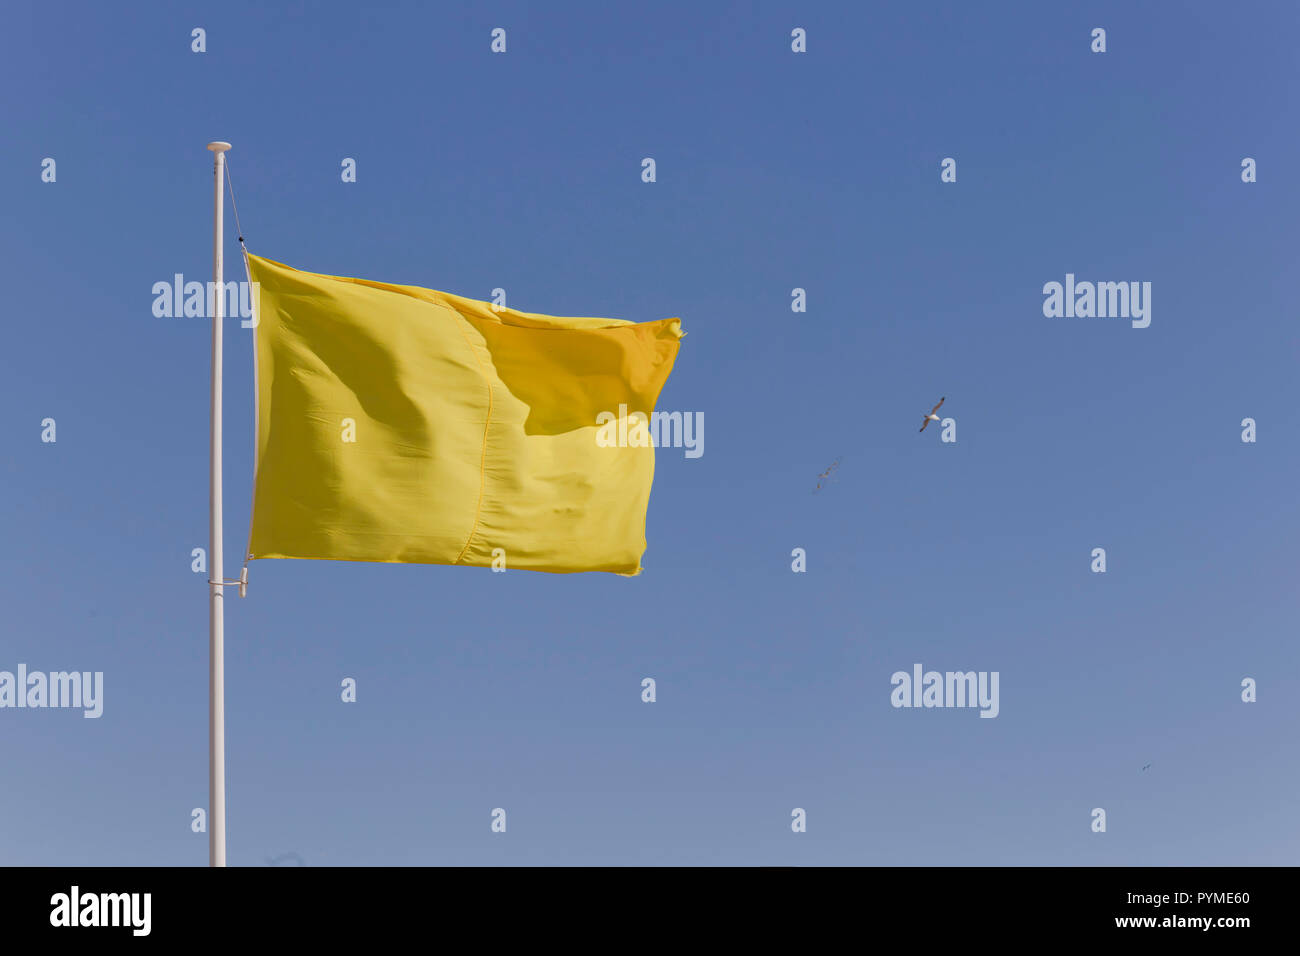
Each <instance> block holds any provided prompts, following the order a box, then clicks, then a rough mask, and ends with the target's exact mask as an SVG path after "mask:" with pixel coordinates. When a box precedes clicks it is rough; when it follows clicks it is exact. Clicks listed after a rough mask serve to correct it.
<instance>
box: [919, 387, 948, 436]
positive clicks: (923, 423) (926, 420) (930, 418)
mask: <svg viewBox="0 0 1300 956" xmlns="http://www.w3.org/2000/svg"><path fill="white" fill-rule="evenodd" d="M947 397H948V396H946V395H945V396H944V398H947ZM944 398H941V399H939V405H942V404H943V402H944ZM939 405H936V406H934V408H932V409H930V414H929V415H926V416H925V418H923V419H921V431H925V426H926V425H928V424H930V422H937V421H938V420H939V416H938V415H936V414H935V412H937V411H938V410H939Z"/></svg>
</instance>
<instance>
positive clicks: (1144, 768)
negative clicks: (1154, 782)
mask: <svg viewBox="0 0 1300 956" xmlns="http://www.w3.org/2000/svg"><path fill="white" fill-rule="evenodd" d="M1149 766H1151V764H1147V767H1149ZM1147 767H1143V768H1142V769H1143V770H1146V769H1147Z"/></svg>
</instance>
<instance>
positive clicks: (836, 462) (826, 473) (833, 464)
mask: <svg viewBox="0 0 1300 956" xmlns="http://www.w3.org/2000/svg"><path fill="white" fill-rule="evenodd" d="M839 464H840V460H839V459H838V458H836V459H835V460H834V461H833V462H831V466H830V467H829V468H827V469H826V470H825V471H823V472H822V473H821V474H820V475H818V476H817V491H821V490H822V486H823V485H825V484H826V479H827V478H829V477H830V474H831V472H832V471H834V470H835V469H836V468H838V467H839ZM817 491H814V492H813V494H817Z"/></svg>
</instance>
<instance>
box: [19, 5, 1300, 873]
mask: <svg viewBox="0 0 1300 956" xmlns="http://www.w3.org/2000/svg"><path fill="white" fill-rule="evenodd" d="M1056 6H1057V5H1042V4H1033V3H1017V4H997V5H988V8H984V7H976V6H974V5H970V4H961V3H945V4H935V3H915V4H914V3H895V4H884V5H882V4H872V5H861V4H805V3H797V4H796V3H762V4H749V3H732V4H710V5H704V6H701V5H699V4H689V3H670V2H665V3H658V4H652V5H649V6H647V5H626V4H599V3H589V4H588V3H583V4H577V3H557V4H547V5H528V4H524V3H508V2H500V3H492V4H486V5H481V6H480V5H471V4H456V5H442V4H439V5H433V4H423V3H387V4H385V3H379V4H373V5H371V4H351V3H348V4H344V3H337V2H329V3H319V4H304V3H300V4H260V3H241V2H231V3H226V4H220V5H211V4H190V3H139V4H134V5H132V8H131V11H130V12H125V11H123V10H121V9H114V8H112V7H107V6H101V5H97V4H87V3H81V4H59V3H33V2H24V3H20V4H17V5H13V6H11V8H9V9H8V10H7V12H6V15H5V20H6V23H5V30H4V31H3V39H0V50H2V51H3V56H0V76H2V77H3V82H2V83H0V98H3V103H4V108H3V113H4V116H5V123H4V124H3V126H4V129H3V132H0V140H2V141H3V147H4V148H3V149H2V150H0V183H3V186H0V189H2V190H3V192H2V195H0V199H2V201H3V206H4V209H5V219H6V228H5V229H4V230H3V231H2V232H0V249H2V250H3V253H4V263H5V276H6V278H7V281H6V283H5V286H6V291H7V302H6V309H5V314H6V323H5V336H4V346H3V349H2V350H0V356H2V357H0V372H2V373H3V374H0V449H2V451H0V481H2V482H3V488H4V491H5V494H4V496H3V502H2V503H0V540H3V541H4V542H5V543H6V544H7V547H5V548H3V549H0V596H3V602H4V607H5V612H6V613H5V614H4V621H3V624H2V625H0V670H11V671H12V670H14V669H15V668H16V667H17V665H18V664H20V663H24V664H26V665H27V666H28V668H29V669H32V670H44V671H52V670H65V669H75V670H89V671H103V672H104V684H105V690H104V696H105V702H104V714H103V716H102V717H101V718H100V719H98V720H86V719H83V718H82V716H81V714H80V712H78V711H71V710H43V711H40V710H37V711H33V710H9V709H4V710H0V767H2V768H3V771H2V773H3V777H4V780H5V785H4V786H3V788H0V820H4V821H5V823H3V824H0V862H3V863H6V864H42V865H43V864H90V865H107V864H163V865H202V864H204V863H206V861H207V838H206V836H204V835H201V834H196V833H193V832H191V829H190V811H191V809H192V808H194V807H206V805H207V640H208V634H207V598H206V588H205V586H204V584H203V576H202V575H197V574H193V573H191V571H190V551H191V549H192V548H194V547H200V546H203V547H206V545H207V540H206V539H207V468H208V465H207V455H208V424H207V413H208V356H209V335H210V333H209V328H208V323H207V322H206V321H204V320H201V319H183V318H173V319H160V318H155V317H154V316H153V314H152V311H151V305H152V300H153V296H152V294H151V288H152V286H153V284H154V283H155V282H158V281H169V280H170V279H171V277H172V275H173V274H174V273H177V272H181V273H183V274H184V275H185V276H186V278H187V279H189V278H193V279H196V280H200V281H202V280H206V279H207V278H209V274H210V262H211V212H212V209H211V206H212V195H211V193H212V189H211V183H212V178H211V177H212V173H211V160H210V155H209V154H208V153H207V152H206V150H205V149H204V145H205V144H206V143H207V142H208V141H210V140H214V139H226V140H229V141H230V142H232V143H233V144H234V148H233V150H232V151H231V153H230V154H229V157H230V168H231V174H232V178H233V182H234V187H235V191H236V197H237V199H238V201H239V212H240V217H241V219H242V224H243V228H244V230H245V233H244V234H245V236H246V239H247V242H248V246H249V248H250V250H252V251H253V252H255V253H257V254H259V255H262V256H266V257H269V258H272V259H276V260H279V261H282V262H286V263H289V264H291V265H294V266H296V267H299V268H303V269H308V270H311V271H317V272H325V273H333V274H341V275H356V276H362V277H365V278H371V279H376V280H381V281H389V282H399V283H407V284H414V285H424V286H427V287H431V288H438V289H444V290H446V291H449V292H454V293H457V294H461V295H466V296H471V297H475V298H489V297H490V295H491V290H492V289H493V288H495V287H504V288H505V289H506V290H507V293H508V297H509V299H508V301H509V304H510V305H511V306H513V307H515V308H519V309H524V310H527V311H533V312H544V313H550V314H555V315H599V316H612V317H618V318H627V319H634V320H638V321H644V320H652V319H658V318H664V317H667V316H680V317H681V318H682V322H683V327H684V328H685V329H686V331H687V333H688V336H687V338H686V339H684V340H683V343H682V348H681V352H680V355H679V357H678V360H677V363H676V367H675V369H674V372H673V374H672V376H671V378H670V379H669V381H668V384H667V386H666V388H665V389H664V392H663V395H662V397H661V400H660V406H659V407H660V408H661V409H663V410H682V411H699V412H703V413H704V416H705V422H706V431H705V446H704V447H705V453H704V455H703V456H702V457H701V458H698V459H693V460H688V459H686V458H685V457H684V456H683V454H682V452H681V450H679V449H661V450H660V451H659V452H658V457H657V468H656V481H655V487H654V492H653V495H652V497H651V503H650V509H649V516H648V525H647V538H648V540H649V548H648V550H647V552H646V554H645V556H644V559H643V563H644V566H645V568H646V571H645V573H644V574H643V575H642V576H640V577H639V578H636V579H624V578H620V577H616V576H613V575H602V574H592V575H569V576H558V575H548V574H534V573H528V572H523V571H516V572H511V573H506V574H504V575H502V574H492V573H490V572H488V571H485V570H481V569H468V568H447V567H434V566H416V565H406V566H394V565H367V564H349V563H333V562H311V561H300V562H291V561H263V562H255V563H254V564H253V565H252V567H251V570H250V582H251V584H250V589H249V596H248V597H247V599H245V600H243V601H240V600H239V599H238V598H237V597H235V596H234V595H233V594H232V595H231V596H229V597H228V598H227V602H226V603H227V611H226V706H227V747H228V766H227V774H228V797H227V799H228V841H229V861H230V863H231V864H232V865H265V863H266V860H267V859H268V858H274V857H278V856H280V855H282V854H285V853H289V852H292V853H296V854H298V855H299V856H300V857H301V858H302V859H303V860H305V861H306V863H307V864H308V865H361V864H381V865H382V864H466V865H499V864H511V865H532V864H561V865H570V864H651V865H654V864H735V865H769V864H770V865H821V864H837V865H856V864H866V865H877V864H882V865H910V864H957V865H975V864H994V865H1003V864H1043V865H1071V864H1085V865H1092V864H1121V865H1127V864H1135V865H1136V864H1170V865H1193V864H1282V863H1294V861H1295V859H1296V853H1297V850H1300V839H1298V838H1297V832H1298V831H1297V825H1296V822H1295V818H1294V813H1293V812H1292V810H1291V807H1290V803H1291V801H1289V800H1288V799H1287V795H1288V794H1293V793H1295V791H1296V789H1297V786H1300V770H1297V764H1296V761H1295V740H1296V734H1297V730H1298V729H1300V728H1298V726H1297V725H1298V721H1297V709H1296V708H1297V705H1296V700H1297V691H1298V690H1300V678H1297V676H1296V674H1297V669H1298V668H1297V665H1298V664H1300V659H1298V658H1300V654H1298V653H1297V650H1296V642H1295V626H1296V621H1297V611H1298V610H1300V608H1298V607H1297V604H1298V603H1300V601H1298V599H1297V591H1296V588H1295V586H1294V575H1295V567H1296V560H1295V555H1296V551H1295V547H1296V544H1295V542H1296V532H1297V529H1298V528H1300V505H1298V504H1297V499H1296V495H1295V492H1294V487H1293V480H1294V476H1295V474H1296V473H1297V468H1298V467H1300V453H1298V447H1300V446H1298V445H1297V441H1296V435H1297V430H1298V429H1300V413H1298V412H1297V407H1296V402H1295V396H1294V387H1293V385H1294V380H1295V375H1294V370H1295V363H1296V358H1297V332H1296V326H1295V314H1294V313H1295V302H1296V296H1295V288H1296V283H1297V280H1298V279H1300V270H1298V269H1297V266H1296V261H1295V249H1296V242H1295V240H1296V226H1295V223H1296V221H1297V213H1298V212H1300V208H1298V206H1300V203H1298V202H1297V192H1296V189H1295V178H1294V173H1293V170H1292V167H1293V165H1294V163H1295V161H1296V157H1297V155H1298V153H1300V134H1297V132H1296V127H1295V123H1294V122H1292V118H1293V117H1294V116H1295V115H1296V112H1297V106H1298V105H1300V104H1298V103H1297V93H1300V75H1297V73H1296V70H1295V49H1296V47H1297V44H1298V43H1300V10H1297V8H1296V7H1295V6H1294V5H1293V4H1287V3H1243V4H1237V5H1231V6H1229V5H1216V6H1211V5H1208V4H1203V3H1193V4H1178V5H1174V4H1156V3H1150V4H1141V5H1133V4H1127V3H1097V4H1076V5H1071V6H1072V7H1073V9H1070V10H1063V9H1056ZM194 27H203V28H204V29H205V30H206V32H207V52H206V53H203V54H196V53H193V52H191V50H190V43H191V40H190V31H191V30H192V29H193V28H194ZM494 27H503V28H505V29H506V30H507V38H508V39H507V43H508V46H507V52H506V53H505V54H504V55H494V54H492V53H491V52H490V51H489V43H490V36H489V34H490V31H491V30H492V29H493V28H494ZM795 27H803V28H804V29H806V30H807V35H808V52H807V53H806V54H794V53H792V52H791V50H790V31H791V30H792V29H793V28H795ZM1094 27H1103V28H1105V29H1106V31H1107V52H1106V53H1104V54H1094V53H1092V52H1091V51H1090V42H1091V41H1090V33H1091V30H1092V29H1093V28H1094ZM647 156H649V157H653V158H654V159H655V160H656V163H657V182H655V183H653V184H647V183H643V182H642V181H641V176H640V172H641V160H642V159H643V158H644V157H647ZM45 157H51V158H54V159H55V160H56V163H57V181H56V182H54V183H44V182H42V181H41V161H42V159H43V158H45ZM343 157H353V158H355V159H356V161H357V182H356V183H348V184H345V183H343V182H341V180H340V162H341V160H342V159H343ZM944 157H953V158H955V159H956V161H957V170H958V179H957V182H956V183H948V184H945V183H941V182H940V178H939V172H940V169H939V164H940V161H941V160H942V159H943V158H944ZM1243 157H1252V158H1254V159H1255V160H1256V161H1257V164H1258V182H1256V183H1252V184H1246V183H1243V182H1242V181H1241V176H1240V172H1241V161H1242V159H1243ZM227 222H228V224H229V227H228V230H229V231H228V234H227V240H228V241H227V243H226V250H227V256H228V269H229V271H228V277H231V273H233V277H234V278H240V277H241V276H240V275H239V273H238V269H239V262H238V258H237V257H236V255H235V252H236V249H237V245H236V243H235V239H234V229H233V222H232V221H231V217H230V215H229V210H227ZM1066 273H1074V274H1075V275H1076V276H1077V277H1078V279H1079V280H1081V281H1082V280H1092V281H1148V282H1151V283H1152V321H1151V325H1150V327H1149V328H1146V329H1134V328H1132V327H1131V326H1130V324H1129V323H1128V322H1127V321H1124V320H1115V319H1056V318H1046V317H1044V315H1043V310H1042V304H1043V293H1042V287H1043V285H1044V283H1047V282H1051V281H1058V282H1060V281H1063V280H1064V277H1065V275H1066ZM795 287H800V288H804V289H806V290H807V302H808V311H807V312H806V313H802V314H798V313H793V312H792V311H791V308H790V301H791V290H792V289H793V288H795ZM226 360H227V374H226V379H225V382H226V404H225V413H226V445H225V449H226V451H225V455H226V469H225V480H226V500H225V507H226V524H225V529H226V540H227V556H228V557H227V572H228V575H234V574H236V573H237V571H238V563H237V561H236V560H235V556H237V555H238V554H239V553H240V551H241V549H242V543H243V540H244V538H245V536H246V533H247V516H248V510H249V494H250V491H251V477H252V448H253V431H252V425H253V420H252V414H253V412H252V368H251V341H250V338H249V333H248V332H247V331H246V330H241V329H240V328H239V327H238V323H237V322H234V321H231V322H229V323H228V326H227V330H226ZM941 395H943V396H947V402H946V404H945V406H944V408H943V409H942V411H943V413H944V414H946V415H949V416H951V417H952V418H953V419H954V420H955V422H956V430H957V431H956V436H957V441H956V442H951V443H945V442H943V441H942V440H941V436H940V434H939V433H938V430H937V429H934V428H933V427H932V428H929V429H927V430H926V432H925V433H923V434H918V433H917V428H918V427H919V423H920V414H921V413H922V412H923V411H925V410H926V409H928V408H929V407H930V406H931V405H932V404H933V403H934V402H935V401H937V400H938V398H939V396H941ZM46 417H52V418H54V419H55V420H56V422H57V439H58V440H57V442H56V443H54V444H47V443H42V442H41V439H40V435H41V425H40V423H41V420H42V419H43V418H46ZM1245 417H1252V418H1254V419H1255V420H1256V422H1257V428H1258V440H1257V442H1255V443H1254V444H1247V443H1243V442H1242V441H1241V431H1242V429H1241V425H1240V423H1241V420H1242V419H1243V418H1245ZM837 458H839V459H841V464H840V466H839V468H838V470H837V472H836V481H834V482H833V483H832V484H830V485H829V486H828V487H826V488H825V489H823V490H822V491H821V492H819V493H817V494H813V489H814V488H815V487H816V481H817V478H816V476H817V475H818V473H819V472H821V471H823V470H824V469H825V468H826V467H827V466H828V465H829V464H830V463H831V462H832V461H834V460H835V459H837ZM796 547H802V548H805V549H806V550H807V555H808V570H807V572H806V573H802V574H796V573H792V571H791V556H790V554H791V550H792V549H793V548H796ZM1095 547H1104V548H1105V549H1106V552H1107V565H1108V568H1107V572H1106V573H1105V574H1094V573H1092V572H1091V571H1090V567H1089V566H1090V561H1091V557H1090V555H1091V551H1092V549H1093V548H1095ZM918 662H919V663H922V664H924V665H925V667H926V668H927V669H935V670H940V671H947V670H976V671H998V672H999V674H1000V714H999V716H998V717H997V718H996V719H992V720H989V719H979V718H978V715H977V712H976V711H975V710H970V709H895V708H893V707H891V706H890V702H889V698H890V691H891V685H890V677H891V675H892V674H893V673H894V672H895V671H898V670H905V671H910V670H911V668H912V666H913V664H915V663H918ZM344 677H353V678H355V679H356V680H357V682H358V701H357V703H356V704H344V703H342V702H341V701H340V699H339V698H340V693H339V685H340V681H341V680H342V679H343V678H344ZM643 677H653V678H655V680H656V681H657V685H658V700H657V702H655V703H654V704H645V703H642V701H641V699H640V690H641V680H642V678H643ZM1245 677H1252V678H1254V679H1255V680H1256V681H1257V682H1258V701H1257V702H1256V703H1253V704H1246V703H1243V702H1242V701H1241V699H1240V693H1241V688H1240V683H1241V680H1242V679H1243V678H1245ZM1148 763H1150V764H1151V765H1152V766H1151V767H1150V768H1149V769H1148V770H1145V771H1143V770H1142V769H1141V768H1142V767H1143V766H1144V765H1146V764H1148ZM495 807H503V808H505V809H506V811H507V814H508V829H507V832H506V833H505V834H493V833H492V832H491V831H490V822H491V820H490V813H491V811H492V809H493V808H495ZM795 807H801V808H804V809H805V810H806V811H807V820H808V828H807V832H806V833H801V834H796V833H793V832H792V831H791V827H790V820H791V816H790V814H791V810H792V809H793V808H795ZM1094 807H1102V808H1105V810H1106V812H1107V815H1108V819H1107V832H1106V833H1104V834H1098V833H1093V832H1092V831H1091V829H1090V822H1091V817H1090V811H1091V810H1092V809H1093V808H1094Z"/></svg>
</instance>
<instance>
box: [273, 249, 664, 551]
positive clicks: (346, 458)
mask: <svg viewBox="0 0 1300 956" xmlns="http://www.w3.org/2000/svg"><path fill="white" fill-rule="evenodd" d="M248 263H249V272H250V276H251V278H252V280H253V282H255V283H257V286H255V288H259V291H260V295H259V296H258V298H257V303H258V304H257V308H256V312H255V316H256V319H257V327H256V330H255V335H256V346H255V353H256V363H257V376H256V377H257V474H256V478H255V480H254V485H253V520H252V527H251V530H250V532H249V545H248V557H249V558H326V559H333V560H342V561H389V562H412V563H424V564H465V565H473V566H477V567H488V566H495V567H506V568H523V569H529V570H534V571H560V572H565V571H612V572H616V573H619V574H637V573H639V572H640V570H641V555H642V554H643V553H644V551H645V547H646V540H645V520H646V508H647V506H648V505H649V501H650V485H651V482H652V480H653V478H654V448H653V447H652V445H651V443H650V441H649V440H648V432H647V429H646V428H645V423H646V422H647V421H649V419H650V416H651V414H652V413H653V411H654V406H655V402H656V400H657V399H658V397H659V391H660V389H662V388H663V385H664V382H665V381H666V380H667V378H668V373H669V372H670V371H672V367H673V360H674V359H675V358H676V357H677V347H678V340H679V339H680V338H681V337H682V335H683V334H684V333H683V332H682V330H681V321H680V320H679V319H675V318H674V319H661V320H660V321H657V322H641V323H634V322H627V321H623V320H621V319H596V318H556V317H553V316H548V315H533V314H530V313H527V312H516V311H514V310H513V309H506V308H502V307H494V306H493V305H492V304H490V303H487V302H479V301H475V300H473V299H464V298H461V297H460V296H455V295H449V294H447V293H445V292H435V291H433V290H432V289H421V288H418V287H416V286H403V285H388V284H386V283H382V282H370V281H367V280H364V279H350V278H344V277H341V276H328V275H319V274H316V273H313V272H300V271H298V270H297V269H292V268H290V267H289V266H286V265H282V264H281V263H278V262H272V261H271V260H270V259H262V258H259V257H257V256H251V255H250V256H249V257H248ZM611 422H615V423H616V425H611V424H610V423H611ZM638 426H640V427H638ZM613 436H617V437H618V439H619V440H615V441H610V440H609V439H610V438H611V437H613ZM625 436H631V438H630V439H626V440H624V439H625Z"/></svg>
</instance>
